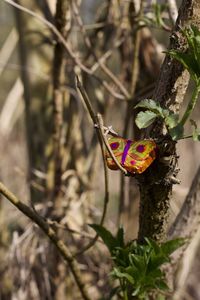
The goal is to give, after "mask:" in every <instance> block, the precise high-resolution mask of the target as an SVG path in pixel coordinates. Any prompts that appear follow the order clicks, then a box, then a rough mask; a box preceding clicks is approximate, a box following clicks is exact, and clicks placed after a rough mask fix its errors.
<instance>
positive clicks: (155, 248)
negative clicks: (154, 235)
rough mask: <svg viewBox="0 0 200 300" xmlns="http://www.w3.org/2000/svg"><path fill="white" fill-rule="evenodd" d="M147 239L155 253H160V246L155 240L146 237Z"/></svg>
mask: <svg viewBox="0 0 200 300" xmlns="http://www.w3.org/2000/svg"><path fill="white" fill-rule="evenodd" d="M145 241H146V242H147V244H148V245H149V246H150V247H151V248H152V249H153V250H154V252H155V254H158V253H160V247H159V245H158V244H157V243H156V242H155V241H154V240H152V239H148V238H145Z"/></svg>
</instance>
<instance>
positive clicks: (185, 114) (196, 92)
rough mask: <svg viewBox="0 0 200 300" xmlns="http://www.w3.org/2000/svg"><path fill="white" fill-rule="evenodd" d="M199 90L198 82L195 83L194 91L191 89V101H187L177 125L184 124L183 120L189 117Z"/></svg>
mask: <svg viewBox="0 0 200 300" xmlns="http://www.w3.org/2000/svg"><path fill="white" fill-rule="evenodd" d="M199 92H200V84H197V86H196V87H195V89H194V91H193V94H192V99H191V101H190V102H189V103H188V107H187V109H186V111H185V113H184V115H183V117H182V120H181V121H180V122H179V125H181V126H184V124H185V122H186V121H187V119H188V118H189V116H190V115H191V113H192V111H193V109H194V107H195V105H196V102H197V99H198V95H199Z"/></svg>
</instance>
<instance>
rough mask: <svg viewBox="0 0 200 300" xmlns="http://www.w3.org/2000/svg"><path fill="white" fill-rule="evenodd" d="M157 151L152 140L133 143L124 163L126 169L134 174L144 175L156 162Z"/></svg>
mask: <svg viewBox="0 0 200 300" xmlns="http://www.w3.org/2000/svg"><path fill="white" fill-rule="evenodd" d="M156 149H157V146H156V144H155V142H154V141H152V140H140V141H137V142H135V141H132V143H131V145H130V147H129V150H128V153H127V155H126V159H125V162H124V167H125V169H126V170H127V171H128V172H130V173H133V174H135V173H136V174H141V173H143V172H144V171H145V170H146V169H147V168H148V167H149V166H150V165H151V163H152V162H153V161H154V160H155V158H156Z"/></svg>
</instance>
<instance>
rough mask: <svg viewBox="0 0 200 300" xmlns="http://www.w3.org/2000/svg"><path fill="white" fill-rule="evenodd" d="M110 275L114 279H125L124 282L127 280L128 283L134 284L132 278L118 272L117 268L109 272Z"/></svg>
mask: <svg viewBox="0 0 200 300" xmlns="http://www.w3.org/2000/svg"><path fill="white" fill-rule="evenodd" d="M111 275H112V276H114V277H115V278H118V279H120V278H125V279H126V280H128V282H130V283H132V284H134V283H135V280H134V278H133V277H132V276H131V275H129V274H128V273H125V272H122V271H120V270H119V269H118V268H114V269H113V271H112V272H111Z"/></svg>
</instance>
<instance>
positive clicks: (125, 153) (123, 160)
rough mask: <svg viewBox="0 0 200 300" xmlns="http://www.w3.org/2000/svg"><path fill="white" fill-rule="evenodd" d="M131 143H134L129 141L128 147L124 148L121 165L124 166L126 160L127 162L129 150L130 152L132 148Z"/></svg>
mask: <svg viewBox="0 0 200 300" xmlns="http://www.w3.org/2000/svg"><path fill="white" fill-rule="evenodd" d="M131 143H132V141H131V140H128V141H127V143H126V146H125V148H124V152H123V154H122V161H121V164H122V165H123V164H124V162H125V160H126V156H127V154H128V150H129V148H130V146H131Z"/></svg>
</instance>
